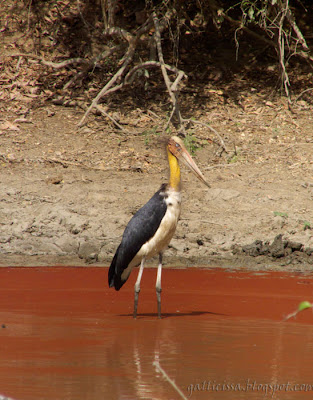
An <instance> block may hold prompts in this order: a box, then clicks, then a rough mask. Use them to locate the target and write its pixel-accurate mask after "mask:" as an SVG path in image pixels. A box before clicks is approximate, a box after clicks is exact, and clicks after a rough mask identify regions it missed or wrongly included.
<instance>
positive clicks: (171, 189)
mask: <svg viewBox="0 0 313 400" xmlns="http://www.w3.org/2000/svg"><path fill="white" fill-rule="evenodd" d="M167 155H168V162H169V166H170V179H169V183H168V184H163V185H162V186H161V188H160V189H159V190H158V191H157V192H156V193H155V194H154V196H152V198H151V199H150V200H149V201H148V202H147V203H146V204H145V205H144V206H143V207H142V208H141V209H140V210H139V211H137V213H136V214H135V215H134V216H133V217H132V219H131V220H130V221H129V223H128V225H127V226H126V229H125V231H124V234H123V238H122V242H121V244H120V245H119V246H118V248H117V250H116V253H115V255H114V258H113V260H112V263H111V266H110V269H109V286H110V287H113V286H114V288H115V290H120V288H121V287H122V286H123V285H124V283H125V282H126V281H127V279H128V277H129V275H130V273H131V270H132V269H133V268H134V267H137V266H138V265H140V268H139V272H138V278H137V281H136V283H135V302H134V314H133V316H134V318H136V316H137V306H138V296H139V292H140V281H141V277H142V272H143V268H144V263H145V260H146V259H148V258H151V257H153V256H155V255H156V254H158V255H159V265H158V271H157V279H156V294H157V303H158V316H159V318H161V273H162V253H163V251H164V249H165V248H166V247H167V246H168V244H169V243H170V241H171V239H172V237H173V235H174V232H175V230H176V226H177V222H178V219H179V215H180V207H181V194H180V190H181V182H180V168H179V164H178V160H180V161H182V162H183V163H184V164H185V165H187V166H188V167H189V168H190V169H191V171H192V172H193V173H194V174H195V175H196V176H197V177H198V178H199V179H200V181H202V182H203V183H204V184H205V185H207V186H209V184H208V183H207V182H206V180H205V179H204V176H203V175H202V173H201V171H200V170H199V168H198V166H197V165H196V163H195V162H194V161H193V159H192V158H191V156H190V154H189V153H188V151H187V149H186V147H185V146H184V143H183V142H182V140H181V139H180V138H178V137H177V136H173V137H171V138H170V139H169V141H168V143H167Z"/></svg>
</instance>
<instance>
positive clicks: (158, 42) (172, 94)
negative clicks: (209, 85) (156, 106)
mask: <svg viewBox="0 0 313 400" xmlns="http://www.w3.org/2000/svg"><path fill="white" fill-rule="evenodd" d="M152 18H153V22H154V27H155V34H154V37H155V42H156V46H157V51H158V57H159V61H160V64H161V71H162V75H163V79H164V82H165V84H166V87H167V90H168V93H169V95H170V99H171V102H172V104H173V109H174V112H175V113H176V116H177V119H178V123H179V126H180V129H181V130H182V132H183V133H184V134H185V127H184V124H183V119H182V116H181V113H180V110H179V104H178V101H177V96H176V95H177V94H176V92H174V91H173V90H172V82H171V80H170V78H169V76H168V74H167V71H166V68H165V62H164V57H163V52H162V45H161V33H160V26H159V20H158V18H157V16H156V13H155V12H153V13H152ZM185 76H186V74H185V73H183V72H182V74H178V77H177V79H178V78H179V80H178V81H177V82H176V81H175V82H176V83H175V86H174V89H175V90H177V85H178V82H179V81H180V80H181V79H182V78H183V77H185ZM174 112H172V113H171V116H170V119H169V120H168V122H167V124H166V128H165V129H167V127H168V125H169V123H170V121H171V119H172V118H173V115H174Z"/></svg>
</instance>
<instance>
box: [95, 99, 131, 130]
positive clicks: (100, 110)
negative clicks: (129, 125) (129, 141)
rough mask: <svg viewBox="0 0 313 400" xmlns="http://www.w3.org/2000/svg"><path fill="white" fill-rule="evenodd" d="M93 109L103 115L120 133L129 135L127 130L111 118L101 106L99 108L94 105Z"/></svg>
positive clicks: (97, 105)
mask: <svg viewBox="0 0 313 400" xmlns="http://www.w3.org/2000/svg"><path fill="white" fill-rule="evenodd" d="M95 108H96V109H97V110H98V111H99V112H100V113H101V114H103V115H105V116H106V117H107V118H109V119H110V120H111V121H112V122H113V124H114V125H116V126H117V127H118V128H119V129H120V130H121V131H123V132H124V133H130V132H129V131H128V130H127V129H125V128H123V127H122V125H120V124H119V123H118V122H117V121H116V120H115V119H114V118H113V117H111V115H110V114H108V113H107V112H106V111H105V110H104V108H103V107H102V106H100V105H99V104H96V105H95Z"/></svg>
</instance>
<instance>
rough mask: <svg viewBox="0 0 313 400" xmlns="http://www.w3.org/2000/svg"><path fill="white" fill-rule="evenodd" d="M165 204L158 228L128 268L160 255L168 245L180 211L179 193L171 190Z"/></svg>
mask: <svg viewBox="0 0 313 400" xmlns="http://www.w3.org/2000/svg"><path fill="white" fill-rule="evenodd" d="M165 201H166V204H167V209H166V213H165V215H164V217H163V219H162V221H161V224H160V226H159V228H158V229H157V231H156V233H155V234H154V236H153V237H152V238H151V239H150V240H148V242H146V243H145V244H144V245H142V247H141V248H140V250H139V252H138V253H137V254H136V256H135V257H134V259H133V260H132V261H131V263H130V264H129V266H130V267H133V266H135V265H138V264H139V263H140V262H141V260H142V258H143V257H144V258H145V259H148V258H151V257H154V256H155V255H156V254H159V253H161V252H162V251H163V250H164V249H165V248H166V247H167V246H168V245H169V243H170V241H171V239H172V237H173V235H174V233H175V230H176V227H177V223H178V220H179V216H180V209H181V195H180V192H176V191H174V190H171V191H169V192H168V197H167V198H166V199H165Z"/></svg>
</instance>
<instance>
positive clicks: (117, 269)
mask: <svg viewBox="0 0 313 400" xmlns="http://www.w3.org/2000/svg"><path fill="white" fill-rule="evenodd" d="M164 190H165V185H162V186H161V188H160V190H158V191H157V192H156V193H155V194H154V195H153V196H152V197H151V199H150V200H149V201H148V203H146V204H145V205H144V206H143V207H142V208H140V210H138V211H137V212H136V214H135V215H134V216H133V217H132V219H131V220H130V221H129V223H128V225H127V226H126V229H125V231H124V234H123V238H122V242H121V244H120V245H119V246H118V248H117V250H116V253H115V255H114V258H113V260H112V263H111V265H110V269H109V286H110V287H112V286H114V287H115V289H116V290H119V289H120V288H121V287H122V286H123V284H124V283H125V282H126V281H123V280H122V279H121V275H122V273H123V271H124V270H125V269H126V268H127V267H128V265H129V263H130V262H131V261H132V259H133V258H134V257H135V255H136V254H137V253H138V251H139V250H140V249H141V246H142V245H144V244H145V243H146V242H147V241H148V240H149V239H151V238H152V237H153V235H154V234H155V232H156V231H157V229H158V227H159V226H160V223H161V221H162V219H163V217H164V215H165V213H166V208H167V205H166V202H165V196H166V194H165V193H164Z"/></svg>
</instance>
